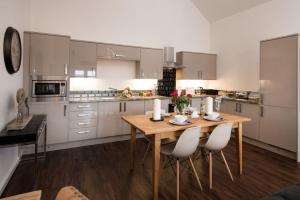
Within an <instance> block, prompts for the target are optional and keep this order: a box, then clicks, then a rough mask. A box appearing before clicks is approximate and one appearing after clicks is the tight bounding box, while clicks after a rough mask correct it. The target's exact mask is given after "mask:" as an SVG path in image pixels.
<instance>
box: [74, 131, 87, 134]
mask: <svg viewBox="0 0 300 200" xmlns="http://www.w3.org/2000/svg"><path fill="white" fill-rule="evenodd" d="M89 132H90V131H77V133H78V134H87V133H89Z"/></svg>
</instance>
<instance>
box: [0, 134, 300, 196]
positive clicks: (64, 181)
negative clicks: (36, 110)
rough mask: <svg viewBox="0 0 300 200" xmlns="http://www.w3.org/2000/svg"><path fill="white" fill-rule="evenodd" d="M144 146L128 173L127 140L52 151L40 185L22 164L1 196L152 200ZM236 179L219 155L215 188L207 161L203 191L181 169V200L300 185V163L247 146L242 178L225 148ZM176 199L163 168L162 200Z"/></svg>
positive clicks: (28, 164) (29, 165) (30, 165)
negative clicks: (69, 192)
mask: <svg viewBox="0 0 300 200" xmlns="http://www.w3.org/2000/svg"><path fill="white" fill-rule="evenodd" d="M145 149H146V142H145V141H144V140H143V139H139V140H138V142H137V162H136V169H135V171H133V172H132V173H129V141H122V142H115V143H108V144H101V145H94V146H87V147H80V148H73V149H67V150H60V151H52V152H49V153H48V157H47V159H46V160H45V161H42V160H41V161H40V162H39V165H40V171H39V176H38V180H37V182H35V179H34V176H33V169H34V162H32V161H22V162H21V163H20V165H19V166H18V168H17V169H16V171H15V173H14V175H13V177H12V179H11V181H10V182H9V184H8V186H7V187H6V189H5V191H4V193H3V196H10V195H15V194H19V193H24V192H28V191H32V190H34V187H36V188H37V189H41V190H42V191H43V194H42V195H43V196H42V198H43V199H44V200H53V199H54V198H55V195H56V193H57V192H58V190H59V189H60V188H61V187H63V186H67V185H73V186H75V187H76V188H78V189H79V190H80V191H81V192H82V193H84V194H85V195H86V196H88V197H89V198H90V199H91V200H98V199H99V200H102V199H104V200H105V199H109V200H114V199H120V200H123V199H124V200H126V199H133V200H135V199H151V197H152V189H151V188H152V170H151V169H152V156H151V155H150V156H149V157H148V159H147V161H146V164H145V166H144V167H143V166H142V165H141V160H142V156H143V153H144V151H145ZM224 153H225V155H226V157H227V161H228V163H229V166H230V167H231V170H232V172H233V175H234V179H235V180H234V182H231V180H230V178H229V175H228V174H227V171H226V168H225V166H224V163H223V162H222V160H221V156H220V155H216V156H215V157H214V159H213V187H214V189H213V190H209V188H208V165H207V163H206V161H205V160H204V159H200V160H197V161H196V163H195V165H196V169H197V170H198V173H199V175H200V179H201V181H202V184H203V185H204V191H203V192H201V191H200V190H199V188H198V186H197V182H196V181H195V179H194V177H193V176H192V174H190V173H189V171H188V170H186V169H183V171H182V173H181V174H182V176H181V183H180V186H181V191H180V193H181V194H180V197H181V199H226V200H227V199H228V200H229V199H249V200H250V199H251V200H253V199H259V198H261V197H263V196H266V195H268V194H270V193H272V192H275V191H277V190H280V189H281V188H283V187H286V186H289V185H292V184H295V183H297V182H300V181H299V180H300V165H298V164H297V163H296V162H295V161H293V160H290V159H287V158H284V157H282V156H279V155H277V154H274V153H271V152H268V151H265V150H263V149H260V148H257V147H254V146H252V145H249V144H244V175H243V176H238V175H237V166H236V156H235V145H234V143H233V142H230V144H229V145H228V147H227V148H226V149H225V150H224ZM175 198H176V178H175V176H174V173H173V171H172V169H171V168H167V169H163V170H161V176H160V187H159V199H175Z"/></svg>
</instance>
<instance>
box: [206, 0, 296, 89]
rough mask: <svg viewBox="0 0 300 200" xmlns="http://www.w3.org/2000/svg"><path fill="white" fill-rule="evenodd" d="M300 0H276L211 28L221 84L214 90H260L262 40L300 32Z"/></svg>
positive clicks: (215, 82)
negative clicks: (260, 45)
mask: <svg viewBox="0 0 300 200" xmlns="http://www.w3.org/2000/svg"><path fill="white" fill-rule="evenodd" d="M299 8H300V1H299V0H273V1H271V2H268V3H265V4H262V5H260V6H258V7H254V8H251V9H249V10H247V11H244V12H241V13H238V14H236V15H233V16H231V17H228V18H225V19H223V20H220V21H217V22H215V23H213V24H212V25H211V47H212V51H213V52H216V53H217V54H218V79H219V80H218V81H213V82H211V83H210V85H211V86H212V87H216V88H221V89H229V90H252V91H257V90H258V89H259V41H260V40H264V39H269V38H274V37H279V36H284V35H289V34H293V33H297V32H300V20H299V19H300V12H299Z"/></svg>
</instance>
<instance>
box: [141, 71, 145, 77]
mask: <svg viewBox="0 0 300 200" xmlns="http://www.w3.org/2000/svg"><path fill="white" fill-rule="evenodd" d="M144 76H145V74H144V70H143V69H141V78H144Z"/></svg>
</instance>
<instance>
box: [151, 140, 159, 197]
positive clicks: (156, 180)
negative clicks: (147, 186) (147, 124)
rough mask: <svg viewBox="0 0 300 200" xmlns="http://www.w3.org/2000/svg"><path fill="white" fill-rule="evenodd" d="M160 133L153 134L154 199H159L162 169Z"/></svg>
mask: <svg viewBox="0 0 300 200" xmlns="http://www.w3.org/2000/svg"><path fill="white" fill-rule="evenodd" d="M160 143H161V141H160V134H154V135H153V199H154V200H157V199H158V188H159V170H160Z"/></svg>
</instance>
